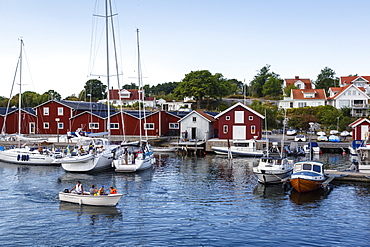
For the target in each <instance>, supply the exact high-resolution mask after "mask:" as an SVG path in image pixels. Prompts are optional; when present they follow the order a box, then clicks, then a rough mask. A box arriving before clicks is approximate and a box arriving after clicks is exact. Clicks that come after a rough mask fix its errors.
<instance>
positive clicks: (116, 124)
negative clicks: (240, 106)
mask: <svg viewBox="0 0 370 247" xmlns="http://www.w3.org/2000/svg"><path fill="white" fill-rule="evenodd" d="M110 128H111V129H113V130H118V129H119V123H110Z"/></svg>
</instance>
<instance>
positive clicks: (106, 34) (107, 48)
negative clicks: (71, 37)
mask: <svg viewBox="0 0 370 247" xmlns="http://www.w3.org/2000/svg"><path fill="white" fill-rule="evenodd" d="M109 5H110V6H111V1H110V0H109ZM109 17H110V16H108V0H105V39H106V52H107V88H108V93H107V100H108V120H107V131H108V140H110V95H109V89H110V83H109V30H108V28H109Z"/></svg>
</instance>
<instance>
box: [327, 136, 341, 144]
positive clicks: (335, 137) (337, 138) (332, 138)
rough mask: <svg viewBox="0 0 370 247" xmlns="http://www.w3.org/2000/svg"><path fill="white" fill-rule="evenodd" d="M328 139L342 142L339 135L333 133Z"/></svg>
mask: <svg viewBox="0 0 370 247" xmlns="http://www.w3.org/2000/svg"><path fill="white" fill-rule="evenodd" d="M328 139H329V141H330V142H340V138H339V136H336V135H331V136H329V138H328Z"/></svg>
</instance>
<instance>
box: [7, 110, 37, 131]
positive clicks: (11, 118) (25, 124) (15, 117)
mask: <svg viewBox="0 0 370 247" xmlns="http://www.w3.org/2000/svg"><path fill="white" fill-rule="evenodd" d="M4 121H5V127H4ZM36 122H37V116H36V114H35V111H34V110H33V109H32V108H24V109H21V134H35V133H36ZM18 123H19V111H18V108H10V109H9V110H8V111H7V110H6V108H5V107H2V108H1V109H0V128H1V130H2V131H4V133H8V134H15V133H18ZM3 127H4V129H3Z"/></svg>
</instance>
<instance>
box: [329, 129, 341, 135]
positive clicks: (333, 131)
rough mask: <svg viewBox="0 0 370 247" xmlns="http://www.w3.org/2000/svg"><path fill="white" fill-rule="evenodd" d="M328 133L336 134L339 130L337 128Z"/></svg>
mask: <svg viewBox="0 0 370 247" xmlns="http://www.w3.org/2000/svg"><path fill="white" fill-rule="evenodd" d="M329 133H330V135H337V134H339V131H338V130H331V131H330V132H329Z"/></svg>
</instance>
